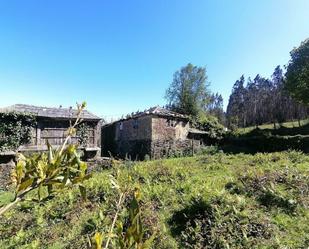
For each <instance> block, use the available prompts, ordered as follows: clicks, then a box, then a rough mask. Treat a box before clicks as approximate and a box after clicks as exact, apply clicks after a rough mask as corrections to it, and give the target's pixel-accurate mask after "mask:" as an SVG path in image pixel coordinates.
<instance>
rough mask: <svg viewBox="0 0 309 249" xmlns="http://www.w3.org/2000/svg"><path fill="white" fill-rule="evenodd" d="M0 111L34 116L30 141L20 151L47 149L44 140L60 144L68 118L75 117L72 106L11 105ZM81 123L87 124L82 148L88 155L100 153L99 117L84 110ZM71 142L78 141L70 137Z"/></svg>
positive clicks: (72, 118) (66, 127)
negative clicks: (85, 138) (85, 139)
mask: <svg viewBox="0 0 309 249" xmlns="http://www.w3.org/2000/svg"><path fill="white" fill-rule="evenodd" d="M0 111H1V112H19V113H30V114H33V115H34V116H35V117H36V121H37V126H36V127H35V128H34V129H33V133H32V141H31V143H30V144H27V145H23V146H21V147H19V148H18V151H21V152H26V153H27V152H36V151H44V150H46V149H47V146H46V141H47V140H48V142H49V143H50V144H51V145H53V147H57V146H59V145H61V144H62V143H63V141H64V139H65V137H66V135H65V132H66V131H67V129H68V127H69V125H70V120H71V121H73V120H74V117H76V110H74V109H72V108H62V107H59V108H50V107H39V106H32V105H21V104H17V105H13V106H9V107H5V108H1V109H0ZM81 117H82V119H83V123H85V124H86V125H87V128H88V129H87V135H86V137H87V141H85V143H84V144H85V145H84V146H83V148H81V149H83V150H84V151H85V154H87V156H89V157H94V156H96V155H100V154H101V153H100V150H101V136H100V133H101V122H100V121H101V118H99V117H97V116H95V115H94V114H92V113H90V112H89V111H86V110H84V111H83V112H82V115H81ZM70 142H71V143H75V144H77V143H78V137H77V136H75V137H72V138H71V141H70Z"/></svg>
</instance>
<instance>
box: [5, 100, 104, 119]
mask: <svg viewBox="0 0 309 249" xmlns="http://www.w3.org/2000/svg"><path fill="white" fill-rule="evenodd" d="M12 111H14V112H21V113H31V114H34V115H35V116H37V117H48V118H61V119H70V118H74V117H75V116H76V112H77V110H76V109H72V108H63V107H59V108H54V107H42V106H34V105H24V104H16V105H12V106H8V107H4V108H0V112H12ZM81 118H82V119H84V120H101V118H100V117H98V116H96V115H94V114H92V113H91V112H89V111H87V110H84V111H83V112H82V115H81Z"/></svg>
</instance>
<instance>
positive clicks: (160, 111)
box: [105, 106, 189, 126]
mask: <svg viewBox="0 0 309 249" xmlns="http://www.w3.org/2000/svg"><path fill="white" fill-rule="evenodd" d="M147 115H155V116H159V117H166V118H178V119H185V120H188V119H189V117H188V116H187V115H183V114H180V113H177V112H173V111H170V110H168V109H165V108H162V107H160V106H155V107H151V108H149V109H147V110H145V111H143V112H136V113H132V114H129V115H127V116H126V117H125V118H121V119H119V120H116V121H114V122H111V123H107V124H105V126H109V125H112V124H115V123H117V122H120V121H124V120H129V119H134V118H138V117H142V116H147Z"/></svg>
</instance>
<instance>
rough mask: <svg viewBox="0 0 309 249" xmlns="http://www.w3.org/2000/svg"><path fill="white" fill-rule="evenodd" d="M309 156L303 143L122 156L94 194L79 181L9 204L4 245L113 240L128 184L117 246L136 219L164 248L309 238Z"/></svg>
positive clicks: (94, 184) (277, 243)
mask: <svg viewBox="0 0 309 249" xmlns="http://www.w3.org/2000/svg"><path fill="white" fill-rule="evenodd" d="M308 164H309V157H308V155H305V154H302V153H299V152H295V151H291V152H281V153H270V154H261V153H259V154H256V155H244V154H238V155H226V154H223V153H217V154H213V155H212V154H207V155H202V156H198V157H187V158H174V159H166V160H157V161H146V162H137V163H130V164H129V163H127V162H126V163H125V164H121V163H116V164H114V166H113V168H110V169H106V170H104V171H102V172H100V173H97V174H95V175H93V177H92V178H90V179H89V180H87V181H85V182H84V186H85V187H86V189H87V199H88V200H87V201H81V199H80V198H79V196H80V193H79V190H78V188H75V187H74V186H72V187H68V188H67V189H66V191H61V192H60V193H58V195H57V198H52V199H49V200H46V201H45V202H43V203H36V202H22V203H20V205H18V206H17V207H16V208H15V209H13V210H12V211H10V212H7V213H5V215H4V216H2V217H0V233H1V238H0V248H31V246H32V245H34V244H35V245H36V246H37V247H38V248H90V244H91V243H92V245H93V246H96V242H95V240H93V242H92V240H91V238H94V236H95V234H96V233H97V236H95V238H96V239H97V241H98V244H101V245H102V248H104V247H105V245H106V240H107V238H108V235H109V234H110V228H111V224H112V222H113V220H114V218H115V214H116V211H117V203H118V202H119V199H120V195H121V193H123V192H126V193H127V194H126V195H125V196H126V198H123V201H121V203H122V204H121V208H120V209H119V212H118V217H117V219H116V223H115V227H114V229H113V231H112V233H111V241H110V245H109V248H119V244H118V243H119V238H120V239H121V240H122V239H125V236H126V234H128V231H129V230H128V228H132V226H133V227H134V226H135V224H142V227H143V229H142V230H143V242H145V241H146V240H148V239H150V238H152V235H153V234H155V235H154V238H153V241H152V245H151V248H158V249H160V248H250V249H251V248H306V246H307V245H308V241H309V236H308V234H309V227H308V225H307V224H308V223H309V220H308V217H309V216H308V205H309V202H308V201H309V193H308V177H309V176H308ZM111 175H112V177H111ZM111 180H113V182H114V184H113V183H112V181H111ZM117 186H119V187H120V189H121V190H120V191H119V187H117ZM126 189H127V190H130V191H127V190H126ZM136 191H138V192H140V195H141V196H142V198H141V197H139V195H134V193H136ZM269 193H271V194H269ZM35 194H36V193H33V192H32V193H29V197H34V196H35ZM266 195H267V196H271V199H268V198H266V199H265V198H264V199H263V196H266ZM134 198H135V200H134ZM266 200H270V201H266ZM132 201H133V203H132ZM136 202H137V203H138V208H136V207H137V206H136ZM288 203H290V204H288ZM289 205H290V206H289ZM131 207H132V208H131ZM130 210H131V211H130ZM133 217H138V218H137V219H134V218H133ZM177 217H178V218H179V219H178V218H177ZM119 224H122V226H119ZM119 227H120V228H121V227H122V229H119V230H118V228H119ZM132 230H134V231H138V229H132ZM98 233H99V234H100V235H101V236H102V237H99V236H98ZM134 233H135V232H134ZM118 235H121V237H118ZM134 236H135V235H134ZM136 238H138V236H137V237H136ZM132 240H133V239H132ZM211 246H213V247H211ZM215 246H216V247H215Z"/></svg>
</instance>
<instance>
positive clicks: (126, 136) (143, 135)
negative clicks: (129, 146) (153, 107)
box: [115, 116, 152, 142]
mask: <svg viewBox="0 0 309 249" xmlns="http://www.w3.org/2000/svg"><path fill="white" fill-rule="evenodd" d="M151 122H152V118H151V116H142V117H138V118H134V119H128V120H123V121H119V122H117V123H116V128H115V140H116V141H119V142H122V141H131V140H150V139H151V134H152V129H151Z"/></svg>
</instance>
